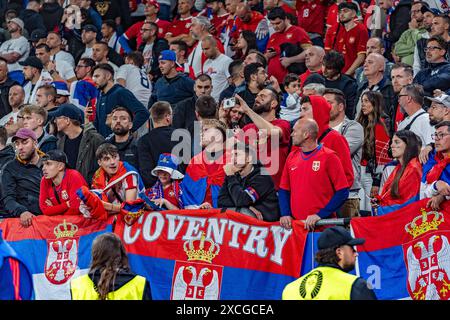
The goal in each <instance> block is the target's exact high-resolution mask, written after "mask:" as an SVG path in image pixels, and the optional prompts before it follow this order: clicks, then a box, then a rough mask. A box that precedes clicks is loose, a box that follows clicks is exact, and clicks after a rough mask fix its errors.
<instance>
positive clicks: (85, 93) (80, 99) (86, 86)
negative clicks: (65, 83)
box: [70, 58, 98, 109]
mask: <svg viewBox="0 0 450 320" xmlns="http://www.w3.org/2000/svg"><path fill="white" fill-rule="evenodd" d="M94 66H95V61H94V60H92V59H91V58H81V59H80V61H78V64H77V66H76V67H75V74H76V76H77V79H78V80H77V81H75V82H73V83H72V84H71V86H70V102H71V103H73V104H75V105H76V106H77V107H78V108H80V109H84V108H85V107H86V106H87V105H88V104H89V105H91V106H94V105H95V101H96V100H97V95H98V89H97V87H96V86H95V83H94V80H92V74H91V71H92V68H93V67H94Z"/></svg>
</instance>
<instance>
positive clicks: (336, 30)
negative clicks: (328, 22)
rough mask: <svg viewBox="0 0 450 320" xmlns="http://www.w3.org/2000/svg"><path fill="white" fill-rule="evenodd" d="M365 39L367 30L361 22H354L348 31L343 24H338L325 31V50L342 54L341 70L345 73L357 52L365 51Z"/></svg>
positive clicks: (367, 34)
mask: <svg viewBox="0 0 450 320" xmlns="http://www.w3.org/2000/svg"><path fill="white" fill-rule="evenodd" d="M367 40H369V32H368V31H367V28H366V27H365V26H364V25H363V24H361V23H359V22H355V26H354V27H353V28H352V29H350V30H348V31H347V30H345V27H344V26H343V25H341V24H338V25H337V26H336V27H332V28H330V29H329V30H328V31H327V34H326V36H325V50H326V51H330V50H336V51H338V52H340V53H342V54H343V55H344V58H345V66H344V69H343V70H342V72H343V73H345V72H346V71H347V70H348V69H349V68H350V67H351V65H352V64H353V62H355V60H356V57H357V56H358V54H360V53H366V44H367Z"/></svg>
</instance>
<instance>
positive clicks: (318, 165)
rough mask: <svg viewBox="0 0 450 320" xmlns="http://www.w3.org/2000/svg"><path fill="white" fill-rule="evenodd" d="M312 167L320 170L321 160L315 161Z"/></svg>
mask: <svg viewBox="0 0 450 320" xmlns="http://www.w3.org/2000/svg"><path fill="white" fill-rule="evenodd" d="M312 169H313V171H319V169H320V161H313V163H312Z"/></svg>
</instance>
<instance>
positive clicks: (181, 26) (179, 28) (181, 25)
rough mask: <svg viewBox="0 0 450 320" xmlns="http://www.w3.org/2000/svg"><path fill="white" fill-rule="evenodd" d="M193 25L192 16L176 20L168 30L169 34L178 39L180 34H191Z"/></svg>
mask: <svg viewBox="0 0 450 320" xmlns="http://www.w3.org/2000/svg"><path fill="white" fill-rule="evenodd" d="M191 23H192V16H190V17H187V18H178V19H174V20H173V21H172V23H171V25H170V27H169V28H168V30H167V34H169V35H170V36H171V37H176V36H179V35H180V34H189V32H190V31H189V29H190V27H191Z"/></svg>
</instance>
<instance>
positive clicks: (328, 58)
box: [323, 51, 345, 72]
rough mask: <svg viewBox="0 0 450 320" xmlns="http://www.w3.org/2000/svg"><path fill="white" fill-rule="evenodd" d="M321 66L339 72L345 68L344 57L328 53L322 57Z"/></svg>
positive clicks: (336, 53) (340, 54)
mask: <svg viewBox="0 0 450 320" xmlns="http://www.w3.org/2000/svg"><path fill="white" fill-rule="evenodd" d="M323 65H324V66H325V67H326V68H327V69H333V70H338V71H339V72H341V71H342V69H344V66H345V58H344V55H343V54H342V53H340V52H337V51H330V52H328V53H327V54H325V56H324V57H323Z"/></svg>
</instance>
